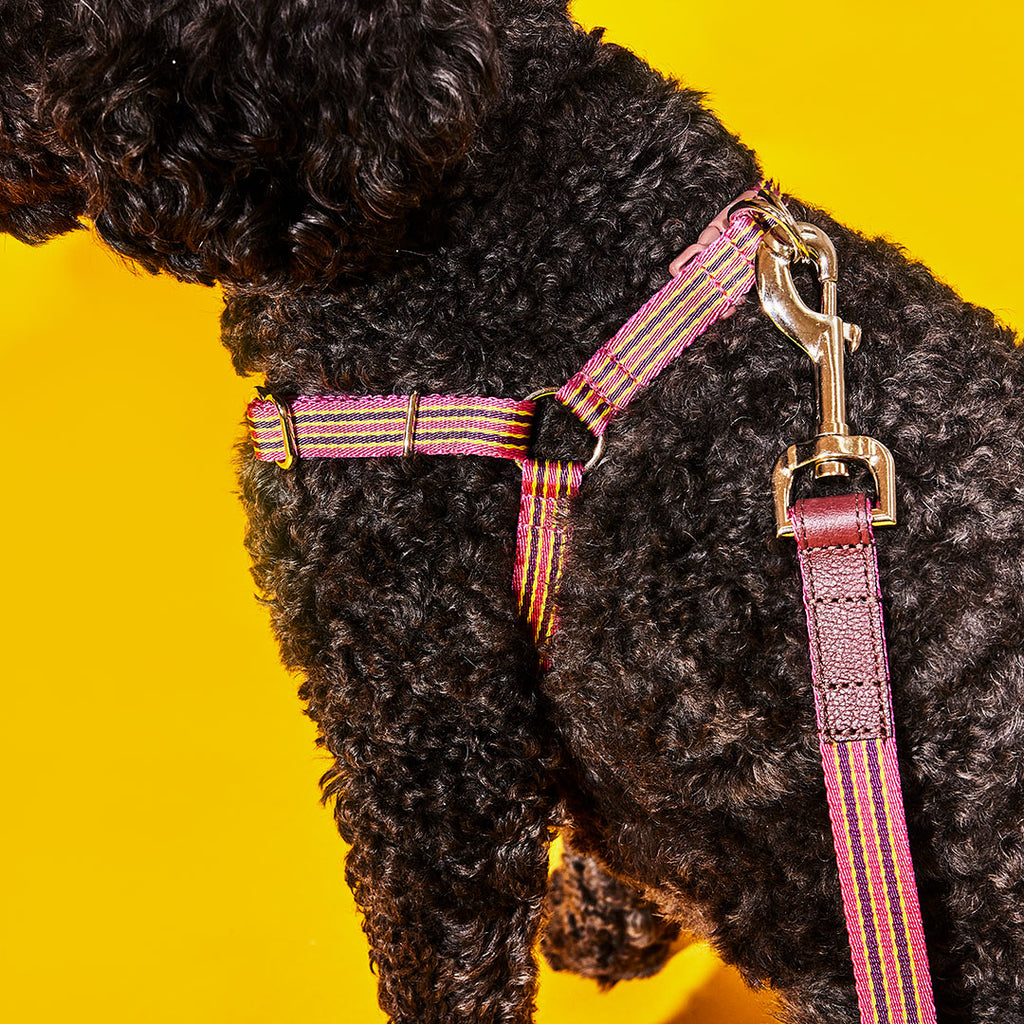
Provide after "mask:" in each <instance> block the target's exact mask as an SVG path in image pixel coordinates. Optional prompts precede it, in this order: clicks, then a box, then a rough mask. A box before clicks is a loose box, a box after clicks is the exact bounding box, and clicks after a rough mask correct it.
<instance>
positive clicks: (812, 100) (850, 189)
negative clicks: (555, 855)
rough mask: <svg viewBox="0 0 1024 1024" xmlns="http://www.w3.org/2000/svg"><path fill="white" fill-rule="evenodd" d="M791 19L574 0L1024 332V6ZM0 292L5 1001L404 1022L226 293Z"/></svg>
mask: <svg viewBox="0 0 1024 1024" xmlns="http://www.w3.org/2000/svg"><path fill="white" fill-rule="evenodd" d="M770 10H771V7H770V6H769V5H766V4H765V3H764V2H763V0H757V2H755V0H737V2H735V3H732V4H730V5H727V6H719V5H715V4H708V3H702V4H687V3H682V2H680V0H632V2H630V3H629V4H623V3H615V2H611V0H578V3H577V4H576V6H575V11H576V15H577V17H578V19H579V20H580V21H581V22H582V23H584V24H585V25H587V26H594V25H598V24H602V25H606V26H607V27H608V30H609V36H610V38H612V39H613V40H616V41H618V42H621V43H624V44H626V45H628V46H631V47H633V48H634V49H636V50H638V51H640V52H641V53H643V54H644V55H646V57H647V58H648V59H649V60H650V61H651V62H652V63H653V64H654V65H655V66H657V67H660V68H662V69H664V70H666V71H669V72H671V73H673V74H675V75H676V76H678V77H680V78H681V79H682V80H683V81H684V82H686V83H687V84H689V85H692V86H694V87H697V88H700V89H703V90H705V91H707V92H708V93H709V102H710V103H711V104H712V105H713V107H714V108H715V109H716V110H717V111H718V112H719V113H720V114H721V116H722V117H723V118H724V120H725V121H726V123H727V124H728V125H729V126H730V127H731V128H732V129H734V130H735V131H737V132H738V133H739V134H740V135H742V137H743V139H744V140H745V141H746V142H747V143H748V144H750V145H751V146H753V147H755V148H756V149H757V150H758V151H759V152H760V154H761V157H762V159H763V162H764V166H765V167H766V169H768V170H769V171H770V172H771V173H772V174H773V175H775V176H776V177H778V178H779V179H781V181H782V182H783V184H784V185H785V187H786V188H787V189H790V190H792V191H795V192H798V193H800V194H802V195H804V196H805V197H807V198H808V199H811V200H813V201H816V202H819V203H821V204H822V205H825V206H827V207H829V208H830V209H832V210H833V211H834V212H835V213H836V214H837V215H838V216H839V217H841V218H842V219H844V220H846V221H847V222H850V223H852V224H854V225H856V226H858V227H860V228H862V229H865V230H867V231H869V232H878V233H882V232H884V233H886V234H888V235H890V236H891V237H893V238H896V239H899V240H900V241H902V242H903V243H904V244H905V245H906V246H907V248H908V249H909V251H910V252H911V253H912V254H913V255H914V256H916V257H919V258H921V259H923V260H925V261H926V262H928V263H929V264H930V265H931V266H932V267H933V268H934V269H935V271H936V272H937V273H938V274H939V275H940V276H942V277H944V278H945V279H947V280H948V281H950V282H951V283H953V284H954V285H955V286H956V287H957V288H958V289H959V290H960V291H961V293H962V294H963V295H964V296H965V297H967V298H968V299H970V300H972V301H975V302H979V303H981V304H984V305H988V306H990V307H992V308H993V309H995V310H996V311H997V312H998V313H999V314H1000V315H1001V316H1002V317H1003V318H1004V319H1005V320H1006V321H1007V322H1009V323H1011V324H1015V325H1017V326H1018V327H1019V326H1021V325H1024V307H1022V304H1021V300H1020V294H1019V289H1018V281H1019V277H1020V270H1021V259H1020V255H1019V246H1020V241H1019V240H1020V238H1021V237H1022V235H1024V223H1022V214H1021V206H1020V198H1019V197H1020V194H1021V180H1020V170H1019V168H1020V167H1021V165H1022V156H1024V154H1022V151H1021V148H1022V147H1021V141H1020V125H1021V114H1022V110H1021V106H1022V95H1024V92H1022V86H1021V79H1020V76H1019V56H1018V54H1017V52H1016V43H1017V41H1018V40H1019V39H1020V38H1021V37H1022V32H1024V17H1022V14H1021V8H1020V6H1019V5H1016V4H1009V3H1004V4H988V3H984V2H976V3H974V4H971V5H964V4H949V3H935V2H928V3H925V2H922V0H917V2H906V3H892V2H891V0H887V2H884V3H883V2H880V0H860V2H858V3H856V4H834V5H828V6H824V5H820V4H814V3H808V2H805V0H795V2H790V3H789V4H787V5H785V7H777V8H776V10H777V11H778V12H779V13H778V14H776V15H771V14H770V13H769V12H770ZM0 295H2V300H3V301H2V305H0V309H2V319H0V324H2V327H0V332H2V333H0V337H2V341H0V351H2V354H3V385H2V399H0V417H2V421H3V422H2V425H0V431H2V432H0V437H2V439H3V440H2V450H3V453H4V471H3V472H4V480H5V483H4V495H5V500H4V501H3V504H2V513H0V514H2V516H3V537H4V556H5V557H4V562H5V564H4V581H5V586H4V587H3V590H2V595H0V601H2V603H3V607H2V623H3V633H4V675H3V678H4V684H5V685H4V711H3V716H2V725H0V729H2V731H3V735H2V737H0V758H2V765H0V775H2V778H3V779H4V780H5V784H6V785H5V788H6V794H5V797H4V808H5V809H4V814H3V827H4V836H3V842H2V845H0V860H2V863H0V869H2V873H0V877H2V878H3V881H4V889H5V890H6V891H5V893H4V896H3V905H4V909H3V913H2V923H0V928H2V929H3V933H2V936H3V948H2V949H0V1013H2V1015H3V1016H4V1018H5V1019H7V1020H10V1021H25V1022H33V1024H35V1022H41V1024H50V1022H56V1021H65V1020H75V1021H78V1022H80V1024H89V1022H93V1021H96V1022H99V1021H102V1022H104V1024H135V1022H142V1024H164V1022H166V1024H171V1022H174V1024H178V1022H180V1021H182V1020H188V1021H191V1022H194V1024H207V1022H209V1024H214V1022H216V1024H243V1022H244V1024H284V1022H291V1021H312V1020H318V1021H338V1022H346V1024H380V1022H381V1021H382V1019H383V1018H382V1015H381V1014H380V1013H379V1011H378V1010H377V1008H376V1002H375V992H374V984H373V980H372V978H371V976H370V974H369V972H368V971H367V969H366V953H365V946H364V942H363V937H362V934H361V932H360V928H359V921H358V918H357V916H356V912H355V910H354V907H353V904H352V900H351V897H350V895H349V893H348V891H347V889H346V888H345V886H344V883H343V880H342V871H341V862H342V854H343V849H342V846H341V843H340V840H339V839H338V838H337V837H336V834H335V832H334V829H333V824H332V822H331V820H330V816H329V815H328V814H327V812H325V811H324V810H323V809H322V808H321V807H320V806H319V804H318V802H317V787H316V781H317V778H318V777H319V775H320V773H321V771H322V770H323V769H324V767H325V765H324V762H323V761H322V760H320V759H318V757H317V756H316V755H315V754H314V752H313V732H312V729H311V727H310V726H309V724H308V723H307V722H306V720H305V719H304V718H303V717H302V715H301V714H300V710H299V705H298V702H297V700H296V698H295V696H294V691H295V687H296V680H294V679H292V678H290V677H289V676H287V675H286V674H285V673H284V671H283V670H281V669H280V668H278V667H277V656H276V650H275V647H274V645H273V643H272V641H271V638H270V635H269V629H268V626H267V623H266V620H265V615H264V612H263V610H262V609H260V608H259V607H258V606H257V605H256V603H255V602H254V601H253V599H252V590H253V587H252V584H251V582H250V580H249V576H248V573H247V561H246V557H245V555H244V554H243V551H242V543H241V536H242V517H241V513H240V511H239V509H238V507H237V503H236V499H235V495H234V489H235V483H234V479H233V470H232V466H231V448H232V443H233V442H234V440H235V438H236V435H237V433H238V429H239V428H238V423H239V420H240V416H241V410H242V407H243V404H244V403H245V402H246V401H247V400H248V398H249V397H250V394H251V383H247V382H244V381H240V380H237V379H236V378H235V377H234V376H233V375H232V371H231V368H230V366H229V363H228V359H227V356H226V355H225V353H224V352H223V350H222V349H221V348H220V346H219V344H218V342H217V316H218V312H219V307H220V300H219V297H218V295H217V293H216V292H214V291H211V290H206V289H202V288H198V287H185V286H183V285H180V284H177V283H175V282H174V281H172V280H165V279H155V278H150V277H148V276H141V275H139V274H136V273H132V272H131V271H129V270H128V269H126V268H125V267H124V266H123V265H122V264H121V263H120V262H119V261H117V260H116V259H115V258H114V257H112V256H111V255H109V254H108V253H106V252H104V251H102V250H101V249H100V248H99V247H98V246H97V245H95V244H94V243H93V242H92V241H91V239H90V238H89V237H88V236H87V235H85V234H84V233H83V234H81V235H79V236H75V237H70V238H64V239H61V240H59V241H57V242H54V243H51V244H50V245H47V246H45V247H42V248H38V249H28V248H26V247H24V246H21V245H18V244H17V243H15V242H13V241H11V240H10V239H2V240H0ZM866 343H867V344H871V339H870V338H868V339H866ZM85 408H88V410H89V422H90V424H91V426H90V429H89V430H88V432H87V433H86V434H85V435H83V434H82V433H81V432H80V431H79V430H78V429H73V427H75V428H77V426H78V424H79V423H80V422H81V417H80V411H81V410H83V409H85ZM764 1019H767V1018H766V1017H765V1011H764V1009H762V1008H760V1006H759V1004H758V1003H757V1001H756V1000H754V999H753V998H752V997H749V996H747V995H745V994H744V992H743V991H742V986H741V985H740V983H739V981H738V979H737V977H736V975H735V974H734V973H732V972H731V971H728V970H725V969H722V968H721V967H720V966H719V965H718V964H717V961H715V959H714V958H713V956H712V955H711V953H710V952H709V951H708V950H706V949H704V948H703V947H696V948H693V949H691V950H689V951H687V952H686V953H684V954H683V955H682V956H681V957H679V958H677V960H676V961H675V962H674V963H673V964H672V965H671V966H670V967H669V968H668V970H667V971H666V972H665V973H664V974H663V975H662V976H661V977H659V978H658V979H656V980H652V981H648V982H636V983H631V984H627V985H623V986H620V987H619V988H618V989H616V990H615V991H613V992H612V993H611V994H610V995H607V996H601V995H599V994H598V993H597V992H596V990H595V989H594V988H593V986H591V985H590V984H589V983H586V982H583V981H581V980H578V979H576V978H573V977H566V976H556V975H553V974H551V973H550V972H548V971H546V970H545V973H544V975H543V979H542V990H541V998H540V1014H539V1020H540V1022H541V1024H555V1022H558V1024H575V1022H584V1021H586V1022H587V1024H600V1022H603V1021H609V1022H610V1021H623V1020H628V1021H630V1022H632V1024H672V1022H674V1024H684V1022H685V1024H705V1022H708V1024H709V1022H712V1021H718V1020H721V1021H730V1022H734V1024H754V1022H756V1021H761V1020H764Z"/></svg>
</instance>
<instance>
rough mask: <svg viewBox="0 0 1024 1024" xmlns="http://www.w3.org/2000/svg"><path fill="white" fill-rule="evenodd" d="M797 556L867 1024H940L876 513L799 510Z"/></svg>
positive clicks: (845, 503) (816, 501)
mask: <svg viewBox="0 0 1024 1024" xmlns="http://www.w3.org/2000/svg"><path fill="white" fill-rule="evenodd" d="M790 516H791V519H792V522H793V525H794V529H795V533H796V540H797V545H798V547H799V552H800V572H801V575H802V576H803V588H804V607H805V610H806V613H807V631H808V635H809V638H810V649H811V672H812V676H813V680H814V702H815V707H816V709H817V716H818V742H819V745H820V748H821V762H822V766H823V768H824V772H825V788H826V790H827V792H828V806H829V816H830V818H831V820H832V839H833V842H834V844H835V850H836V860H837V862H838V865H839V881H840V886H841V888H842V893H843V911H844V913H845V916H846V929H847V932H848V933H849V938H850V953H851V956H852V959H853V973H854V977H855V979H856V984H857V1001H858V1004H859V1006H860V1017H861V1022H862V1024H881V1022H892V1024H934V1022H935V1004H934V1000H933V998H932V989H931V977H930V974H929V970H928V956H927V953H926V952H925V942H924V932H923V929H922V927H921V911H920V908H919V906H918V899H917V886H916V883H915V880H914V869H913V866H912V864H911V861H910V847H909V844H908V842H907V824H906V818H905V816H904V811H903V793H902V791H901V788H900V775H899V767H898V764H897V760H896V740H895V737H894V736H893V719H892V699H891V697H890V693H889V665H888V659H887V657H886V652H885V635H884V632H883V622H882V596H881V591H880V589H879V585H878V560H877V555H876V549H875V541H874V535H873V533H872V529H871V506H870V504H869V502H868V499H867V497H866V496H865V495H863V494H850V495H843V496H841V497H829V498H809V499H807V500H805V501H798V502H796V504H795V505H794V506H793V508H792V509H791V510H790Z"/></svg>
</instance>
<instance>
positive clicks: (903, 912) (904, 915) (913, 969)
mask: <svg viewBox="0 0 1024 1024" xmlns="http://www.w3.org/2000/svg"><path fill="white" fill-rule="evenodd" d="M875 744H876V745H877V747H878V775H879V778H880V779H881V780H882V804H883V806H884V809H885V821H886V824H887V825H888V826H891V823H892V822H893V821H894V820H895V819H894V817H893V813H892V809H891V808H890V806H889V781H888V779H887V778H886V773H885V740H882V739H879V740H875ZM900 813H901V815H902V809H901V812H900ZM890 834H892V829H891V827H890ZM892 859H893V870H894V871H895V873H896V892H897V895H898V896H899V900H900V918H901V919H902V921H903V935H904V937H905V938H906V942H907V949H908V950H913V949H914V941H913V939H912V937H911V935H910V913H909V911H908V910H907V902H906V899H905V898H904V889H905V888H906V887H908V886H910V885H913V886H914V887H915V888H916V884H917V883H916V881H913V880H908V879H907V878H906V877H905V876H904V874H903V868H902V866H901V864H900V858H899V857H898V856H896V851H893V858H892ZM909 960H910V980H911V983H912V984H913V986H914V1005H915V1007H916V1008H917V1015H918V1017H919V1018H920V1019H922V1020H924V1019H925V1014H924V1012H923V1010H922V1003H921V979H920V977H919V975H918V971H917V957H916V956H911V957H910V958H909ZM901 981H902V979H901Z"/></svg>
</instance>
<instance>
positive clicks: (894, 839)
mask: <svg viewBox="0 0 1024 1024" xmlns="http://www.w3.org/2000/svg"><path fill="white" fill-rule="evenodd" d="M801 260H802V261H807V262H811V263H813V264H814V265H815V266H816V268H817V271H818V276H819V281H820V282H821V285H822V310H821V311H820V312H818V311H815V310H811V309H809V308H808V307H807V306H806V305H805V304H804V303H803V301H802V299H801V298H800V296H799V293H798V291H797V289H796V287H795V285H794V283H793V280H792V276H791V267H792V265H793V263H794V262H797V261H801ZM673 272H674V274H675V276H674V277H673V278H672V280H670V281H669V282H668V283H667V284H666V285H665V286H664V287H663V288H662V289H661V290H659V291H658V292H657V293H656V294H655V295H654V296H652V298H651V299H650V300H649V301H648V302H647V303H646V304H645V305H644V306H643V307H641V308H640V309H639V310H638V311H637V312H636V313H635V314H634V315H633V316H632V317H630V319H629V320H628V321H627V322H626V323H625V324H623V326H622V327H621V328H620V329H619V330H618V331H617V332H616V334H615V335H614V336H613V337H612V338H611V339H610V340H609V341H608V342H606V343H605V344H604V345H602V346H601V348H600V349H599V350H598V351H597V352H596V353H595V354H594V356H593V357H592V358H591V359H590V360H588V361H587V363H586V364H585V365H584V366H583V367H582V368H581V369H580V370H579V371H578V372H577V373H576V374H575V375H574V376H573V377H572V378H570V380H569V381H567V382H566V383H565V384H564V385H563V386H562V387H560V388H544V389H541V390H539V391H536V392H534V393H533V394H531V395H529V396H527V398H525V399H522V400H510V399H498V398H484V397H479V396H466V395H424V396H420V395H419V394H417V393H413V394H411V395H385V396H366V397H363V396H347V395H320V396H298V397H295V398H292V399H291V400H289V401H287V402H282V401H279V400H278V399H277V398H276V397H275V396H274V395H273V394H272V393H271V392H270V391H268V390H267V389H265V388H260V389H258V390H259V393H260V397H259V398H258V399H255V400H254V401H253V402H251V403H250V404H249V407H248V409H247V418H248V422H249V427H250V432H251V436H252V442H253V446H254V449H255V453H256V457H257V458H258V459H261V460H264V461H273V462H276V463H277V464H278V465H279V466H281V467H282V468H284V469H288V468H290V467H291V466H292V465H293V464H294V462H295V461H296V460H297V459H302V458H376V457H383V456H406V455H410V454H412V453H414V452H415V453H418V454H426V455H478V456H487V457H492V458H503V459H513V460H515V461H517V462H519V464H520V465H521V467H522V470H523V476H522V480H523V483H522V490H521V498H520V510H519V521H518V525H517V529H516V555H515V566H514V570H513V589H514V592H515V594H516V596H517V599H518V602H519V607H520V611H521V613H522V615H523V617H524V618H525V619H526V620H527V622H528V623H529V625H530V628H531V630H532V632H533V635H534V639H535V642H536V644H537V648H538V651H539V654H540V657H541V663H542V666H543V667H545V668H547V667H550V666H549V661H548V647H549V643H550V639H551V637H552V635H553V633H554V631H555V628H556V623H557V609H556V606H555V602H554V597H555V595H556V594H557V589H558V584H559V581H560V579H561V575H562V568H563V564H564V558H565V551H566V547H567V544H568V540H569V516H570V510H571V506H572V503H573V501H574V499H575V498H576V496H577V493H578V491H579V488H580V484H581V481H582V478H583V474H584V472H585V471H586V470H587V469H590V468H592V466H593V465H595V464H596V463H597V462H598V461H599V460H600V458H601V455H602V453H603V448H604V434H605V431H606V429H607V427H608V424H609V423H610V422H611V420H612V419H613V418H614V417H615V416H616V415H618V413H619V412H621V411H622V410H623V409H624V408H626V406H627V405H628V404H629V402H630V401H631V400H632V399H633V398H634V397H635V396H636V395H637V394H638V393H639V392H640V391H641V390H642V389H643V388H644V387H646V386H647V385H648V384H650V382H651V381H652V380H653V379H654V378H655V377H656V376H657V375H658V374H659V373H660V372H661V371H662V370H664V369H665V367H666V366H668V365H669V364H670V363H671V362H672V361H673V360H674V359H675V358H677V357H678V356H679V355H680V354H681V353H682V352H683V351H684V350H685V349H686V348H687V347H688V346H689V345H690V344H692V343H693V341H694V340H695V339H696V338H697V337H699V336H700V335H701V334H702V333H703V332H704V331H705V330H707V328H708V327H710V326H711V324H712V323H714V322H715V321H717V320H719V319H722V318H725V317H727V316H730V315H731V314H732V312H733V311H734V310H735V307H736V305H737V304H738V303H739V302H740V301H741V300H742V298H743V296H744V295H745V294H746V293H747V292H748V291H750V289H751V288H752V287H753V286H754V283H755V280H756V282H757V285H758V291H759V293H760V296H761V302H762V306H763V308H764V310H765V312H766V313H767V314H768V315H769V317H771V319H772V320H773V321H774V322H775V323H776V324H777V326H779V328H780V329H781V330H782V331H783V332H784V333H786V334H787V335H789V337H791V338H792V339H793V340H794V341H795V342H796V343H797V344H798V345H799V346H800V347H801V348H803V349H804V351H805V352H807V354H808V355H809V356H810V357H811V359H812V360H813V362H814V363H815V367H816V379H817V381H818V392H819V401H818V409H819V432H818V434H817V436H816V437H815V438H814V439H813V440H812V441H809V442H806V443H804V444H801V445H794V446H791V447H790V448H789V449H787V451H786V453H785V454H784V455H783V456H782V457H781V458H780V459H779V462H778V464H777V465H776V467H775V472H774V474H773V488H774V494H775V513H776V525H777V532H778V534H779V535H780V536H795V538H796V541H797V549H798V558H799V564H800V570H801V576H802V580H803V592H804V606H805V611H806V616H807V624H808V635H809V640H810V652H811V667H812V680H813V684H814V685H813V689H814V700H815V708H816V716H817V723H818V737H819V746H820V750H821V757H822V766H823V770H824V776H825V787H826V792H827V797H828V804H829V816H830V820H831V824H832V834H833V841H834V846H835V851H836V860H837V864H838V867H839V875H840V888H841V890H842V896H843V908H844V916H845V919H846V926H847V932H848V935H849V940H850V951H851V958H852V961H853V968H854V978H855V983H856V990H857V1000H858V1005H859V1008H860V1017H861V1022H862V1024H934V1022H935V1008H934V1000H933V997H932V991H931V980H930V975H929V968H928V959H927V953H926V950H925V943H924V933H923V928H922V925H921V914H920V908H919V904H918V898H917V888H916V883H915V879H914V872H913V866H912V863H911V859H910V851H909V845H908V842H907V830H906V820H905V815H904V811H903V798H902V792H901V788H900V780H899V770H898V765H897V760H896V745H895V739H894V733H893V720H892V700H891V695H890V691H889V679H888V663H887V658H886V651H885V639H884V632H883V622H882V605H881V593H880V589H879V584H878V570H877V557H876V550H875V545H874V535H873V531H872V524H873V523H874V524H875V525H891V524H893V523H895V499H894V494H895V480H894V476H895V474H894V470H893V464H892V457H891V455H890V454H889V452H888V451H887V450H886V449H885V448H884V446H882V445H881V444H880V443H879V442H877V441H875V440H874V439H873V438H869V437H863V436H854V435H851V434H850V431H849V428H848V426H847V424H846V422H845V380H844V354H845V352H846V351H847V350H849V351H850V352H853V351H855V350H856V348H857V345H858V344H859V341H860V330H859V328H857V327H856V326H855V325H852V324H847V323H845V322H844V321H842V320H841V319H840V318H839V317H838V315H837V314H836V281H837V260H836V255H835V250H834V249H833V247H832V244H831V242H830V241H829V239H828V238H827V236H826V235H825V234H824V232H821V231H820V230H819V229H817V228H815V227H814V226H813V225H810V224H804V223H800V222H797V221H795V220H794V219H793V218H792V216H791V215H790V214H789V211H788V210H787V209H786V208H785V206H784V205H783V203H782V201H781V199H780V197H779V195H778V193H777V192H776V191H775V190H774V188H773V187H772V186H771V185H769V184H767V183H762V184H761V185H760V186H758V188H757V189H754V190H751V191H749V192H745V193H744V194H743V195H742V196H740V197H739V198H738V199H737V200H735V201H734V202H733V203H731V204H730V205H729V206H728V207H726V209H725V210H723V211H722V212H721V213H720V214H719V216H718V217H717V218H716V219H715V220H714V221H713V222H712V223H711V225H709V227H708V228H707V229H705V232H703V233H702V235H701V238H700V240H699V241H698V243H697V244H696V245H695V246H691V247H690V249H688V250H687V251H686V252H685V253H683V254H682V256H681V257H679V258H677V260H675V261H673ZM547 396H553V397H554V398H555V399H556V400H557V401H559V402H561V403H562V404H563V405H565V406H566V407H567V408H568V409H570V411H572V412H573V413H574V414H575V415H576V416H577V417H578V418H579V419H580V420H581V421H582V422H583V423H584V424H585V425H586V426H587V427H588V429H589V430H590V431H591V433H592V434H594V436H595V437H596V438H597V447H596V448H595V450H594V453H593V455H592V456H591V458H590V460H589V462H587V463H586V464H583V463H580V462H573V461H549V460H543V459H531V458H529V457H528V452H529V444H530V436H531V432H532V426H533V421H534V418H535V414H536V409H537V402H538V401H539V400H540V399H541V398H542V397H547ZM849 462H858V463H862V464H864V465H866V466H867V467H868V469H869V470H870V471H871V474H872V476H873V478H874V481H875V489H876V492H877V494H878V499H879V500H878V504H877V506H874V505H872V503H871V502H870V500H869V499H868V498H867V496H866V495H863V494H858V495H846V496H842V497H828V498H808V499H803V500H800V501H796V502H793V503H792V504H791V491H792V485H793V482H794V478H795V475H796V473H797V472H799V471H802V470H806V469H811V470H813V472H814V475H815V477H817V478H825V477H834V476H845V475H847V474H848V470H847V469H846V466H847V463H849Z"/></svg>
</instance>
